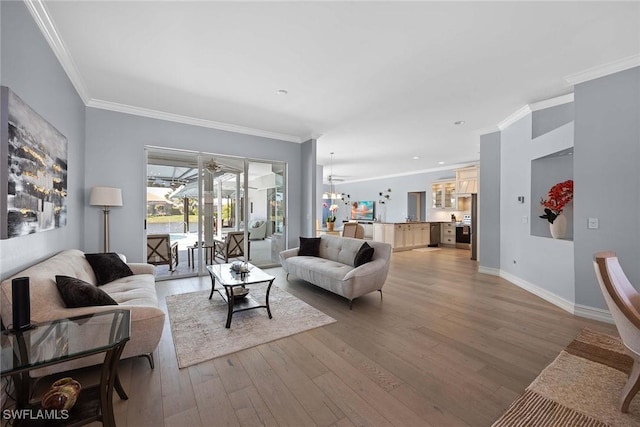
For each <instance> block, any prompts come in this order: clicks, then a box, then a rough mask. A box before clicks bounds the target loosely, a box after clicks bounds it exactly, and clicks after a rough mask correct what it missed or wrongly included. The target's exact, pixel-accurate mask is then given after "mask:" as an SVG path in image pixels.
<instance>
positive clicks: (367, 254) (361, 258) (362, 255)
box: [353, 242, 373, 267]
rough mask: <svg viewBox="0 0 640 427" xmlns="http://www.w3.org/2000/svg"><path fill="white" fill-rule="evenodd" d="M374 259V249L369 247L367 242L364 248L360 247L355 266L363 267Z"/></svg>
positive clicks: (363, 245) (354, 261) (354, 262)
mask: <svg viewBox="0 0 640 427" xmlns="http://www.w3.org/2000/svg"><path fill="white" fill-rule="evenodd" d="M372 258H373V248H372V247H371V246H369V244H368V243H367V242H364V243H363V244H362V246H360V249H359V250H358V253H357V254H356V257H355V258H354V260H353V266H354V267H360V266H361V265H363V264H366V263H368V262H369V261H371V259H372Z"/></svg>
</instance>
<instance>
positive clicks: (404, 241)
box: [373, 222, 431, 251]
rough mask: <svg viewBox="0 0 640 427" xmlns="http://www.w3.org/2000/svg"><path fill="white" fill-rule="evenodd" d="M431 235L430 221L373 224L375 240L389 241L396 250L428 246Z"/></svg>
mask: <svg viewBox="0 0 640 427" xmlns="http://www.w3.org/2000/svg"><path fill="white" fill-rule="evenodd" d="M430 237H431V234H430V224H429V223H428V222H416V223H406V224H405V223H401V224H400V223H398V224H387V223H375V224H373V240H375V241H378V242H385V243H389V244H390V245H391V247H392V248H393V250H394V251H401V250H410V249H413V248H418V247H424V246H428V245H429V242H430Z"/></svg>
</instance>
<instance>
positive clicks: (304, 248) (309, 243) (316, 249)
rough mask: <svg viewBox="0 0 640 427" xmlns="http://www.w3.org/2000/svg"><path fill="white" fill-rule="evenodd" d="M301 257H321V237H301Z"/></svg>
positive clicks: (299, 253) (299, 250)
mask: <svg viewBox="0 0 640 427" xmlns="http://www.w3.org/2000/svg"><path fill="white" fill-rule="evenodd" d="M298 255H299V256H320V237H300V249H298Z"/></svg>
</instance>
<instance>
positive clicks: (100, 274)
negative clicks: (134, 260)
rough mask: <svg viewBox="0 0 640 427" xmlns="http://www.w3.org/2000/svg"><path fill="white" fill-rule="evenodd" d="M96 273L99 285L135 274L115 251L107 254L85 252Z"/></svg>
mask: <svg viewBox="0 0 640 427" xmlns="http://www.w3.org/2000/svg"><path fill="white" fill-rule="evenodd" d="M84 257H85V258H86V259H87V261H89V264H90V265H91V268H92V269H93V272H94V273H95V275H96V280H97V281H98V286H102V285H104V284H105V283H109V282H113V281H114V280H116V279H121V278H123V277H127V276H133V271H131V269H130V268H129V266H128V265H127V264H125V262H124V261H122V259H121V258H120V257H119V256H118V254H117V253H115V252H110V253H106V254H84Z"/></svg>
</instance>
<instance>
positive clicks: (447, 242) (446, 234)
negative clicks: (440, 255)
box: [440, 222, 456, 246]
mask: <svg viewBox="0 0 640 427" xmlns="http://www.w3.org/2000/svg"><path fill="white" fill-rule="evenodd" d="M440 232H441V233H442V236H441V237H440V244H441V245H443V246H455V245H456V223H455V222H443V223H442V224H440Z"/></svg>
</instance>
